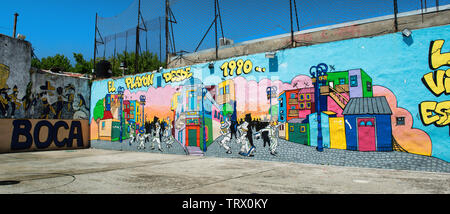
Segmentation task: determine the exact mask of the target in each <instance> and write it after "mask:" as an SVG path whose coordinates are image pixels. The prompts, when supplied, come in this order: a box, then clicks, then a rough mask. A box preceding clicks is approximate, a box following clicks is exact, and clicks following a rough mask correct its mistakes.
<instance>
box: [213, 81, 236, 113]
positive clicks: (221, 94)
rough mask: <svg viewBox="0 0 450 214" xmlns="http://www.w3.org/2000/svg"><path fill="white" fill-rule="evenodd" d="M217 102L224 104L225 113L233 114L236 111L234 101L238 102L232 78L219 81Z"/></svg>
mask: <svg viewBox="0 0 450 214" xmlns="http://www.w3.org/2000/svg"><path fill="white" fill-rule="evenodd" d="M216 102H217V103H218V104H219V105H222V111H223V113H224V115H225V116H226V115H228V114H231V113H232V112H233V111H234V108H233V106H234V103H235V102H236V92H235V85H234V81H233V80H232V79H229V80H225V81H223V82H221V83H219V89H218V94H217V96H216Z"/></svg>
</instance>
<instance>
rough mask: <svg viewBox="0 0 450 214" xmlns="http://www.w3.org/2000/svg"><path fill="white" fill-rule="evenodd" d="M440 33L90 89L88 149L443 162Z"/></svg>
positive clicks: (227, 63)
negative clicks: (343, 153)
mask: <svg viewBox="0 0 450 214" xmlns="http://www.w3.org/2000/svg"><path fill="white" fill-rule="evenodd" d="M448 32H450V26H442V27H434V28H428V29H421V30H415V31H413V38H414V40H413V42H412V43H411V42H408V43H406V42H405V41H404V38H402V37H403V36H402V35H401V33H397V34H389V35H384V36H378V37H374V38H359V39H352V40H346V41H339V42H334V43H328V44H320V45H314V46H309V47H299V48H294V49H286V50H280V51H277V52H275V53H273V54H268V55H266V54H264V53H263V54H254V55H249V56H242V57H236V58H231V59H226V60H220V61H216V62H211V65H213V66H211V65H210V63H204V64H198V65H192V66H188V67H183V68H176V69H164V70H162V71H161V72H152V73H145V74H139V75H135V76H128V77H124V78H120V79H106V80H100V81H95V82H94V83H93V85H92V89H91V91H92V94H91V107H90V109H92V111H91V113H90V124H91V125H90V129H91V135H90V136H91V143H92V146H93V147H100V148H120V149H125V150H140V151H148V152H160V153H174V154H189V155H213V156H214V155H219V154H220V156H230V157H232V156H233V155H239V156H240V157H243V158H252V157H258V156H260V157H267V159H270V158H272V157H273V158H281V157H283V156H286V155H287V152H286V150H285V149H283V150H280V148H288V147H289V148H291V146H292V147H294V146H303V147H311V148H315V149H316V150H317V151H318V152H321V151H324V149H325V150H329V149H339V150H350V151H359V152H361V153H364V152H393V151H396V152H405V153H413V154H419V155H424V156H433V157H437V158H439V159H442V160H445V161H447V162H448V161H449V160H450V145H449V142H450V141H449V136H450V133H449V130H450V129H449V127H450V126H449V124H450V118H449V114H450V110H449V109H450V101H449V100H448V97H447V96H448V95H449V93H450V69H449V66H450V65H449V62H450V43H449V44H447V43H448V42H447V43H445V39H447V40H448V39H449V37H450V35H449V34H448ZM379 44H383V45H379ZM344 50H345V51H344ZM427 69H428V70H429V69H431V70H432V71H431V72H430V71H428V73H426V72H427ZM424 100H425V101H424ZM55 112H56V111H55ZM56 115H57V114H56ZM281 151H283V152H281ZM366 154H368V153H366ZM233 157H234V156H233ZM292 157H294V158H295V157H300V156H295V155H293V156H292ZM275 160H276V159H275ZM291 160H292V159H291ZM293 161H295V160H293Z"/></svg>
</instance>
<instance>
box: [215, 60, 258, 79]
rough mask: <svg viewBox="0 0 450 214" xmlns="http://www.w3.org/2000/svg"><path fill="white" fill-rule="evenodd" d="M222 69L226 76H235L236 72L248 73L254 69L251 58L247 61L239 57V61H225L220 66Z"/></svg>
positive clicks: (237, 73) (238, 73)
mask: <svg viewBox="0 0 450 214" xmlns="http://www.w3.org/2000/svg"><path fill="white" fill-rule="evenodd" d="M220 69H221V70H222V71H223V76H224V77H227V76H233V75H234V73H236V75H241V74H242V72H243V73H244V74H248V73H250V72H251V71H252V69H253V63H252V61H250V60H246V61H244V60H242V59H238V60H237V61H235V60H231V61H228V62H224V63H223V64H222V66H220Z"/></svg>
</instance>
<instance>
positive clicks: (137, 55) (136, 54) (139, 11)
mask: <svg viewBox="0 0 450 214" xmlns="http://www.w3.org/2000/svg"><path fill="white" fill-rule="evenodd" d="M140 18H141V0H139V6H138V18H137V19H138V20H137V27H136V52H135V58H134V59H135V62H134V63H135V65H134V67H135V71H134V73H135V74H137V73H139V48H140V42H139V33H140V30H139V28H140V27H139V25H140Z"/></svg>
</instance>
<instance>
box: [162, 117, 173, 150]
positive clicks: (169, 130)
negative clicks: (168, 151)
mask: <svg viewBox="0 0 450 214" xmlns="http://www.w3.org/2000/svg"><path fill="white" fill-rule="evenodd" d="M167 121H168V123H167V125H166V127H165V129H164V138H165V140H166V146H167V148H170V147H172V144H173V142H174V141H175V138H174V137H173V135H172V124H171V123H170V120H169V119H168V120H167Z"/></svg>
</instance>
